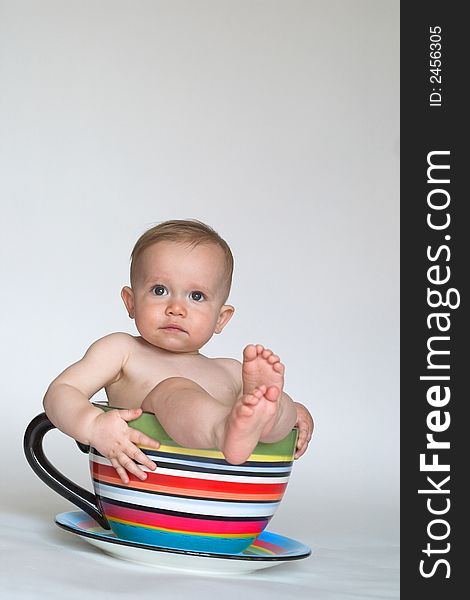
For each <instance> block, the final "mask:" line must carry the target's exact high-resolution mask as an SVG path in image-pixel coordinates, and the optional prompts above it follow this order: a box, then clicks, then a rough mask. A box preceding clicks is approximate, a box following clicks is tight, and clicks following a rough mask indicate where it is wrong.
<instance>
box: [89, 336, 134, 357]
mask: <svg viewBox="0 0 470 600" xmlns="http://www.w3.org/2000/svg"><path fill="white" fill-rule="evenodd" d="M136 345H137V341H136V339H135V337H133V336H132V335H130V334H129V333H123V332H121V331H118V332H116V333H109V334H108V335H105V336H104V337H102V338H100V339H99V340H96V342H94V343H93V344H92V345H91V346H90V348H89V350H88V351H89V352H90V351H91V352H93V353H96V352H112V353H119V354H123V355H128V354H130V353H131V352H132V349H133V348H135V347H136Z"/></svg>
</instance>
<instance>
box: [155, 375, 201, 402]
mask: <svg viewBox="0 0 470 600" xmlns="http://www.w3.org/2000/svg"><path fill="white" fill-rule="evenodd" d="M193 385H195V384H194V381H191V379H187V378H186V377H167V378H166V379H163V380H162V381H160V383H157V385H156V386H155V387H154V388H153V389H152V390H151V391H150V392H149V393H148V395H147V398H158V397H161V396H166V395H167V394H171V393H173V392H175V391H178V390H181V389H184V388H188V387H192V386H193ZM147 398H146V399H147Z"/></svg>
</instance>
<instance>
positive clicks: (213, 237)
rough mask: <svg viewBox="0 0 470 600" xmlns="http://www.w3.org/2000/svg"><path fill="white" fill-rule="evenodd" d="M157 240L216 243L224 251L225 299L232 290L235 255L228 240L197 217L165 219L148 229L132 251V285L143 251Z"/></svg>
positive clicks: (183, 242)
mask: <svg viewBox="0 0 470 600" xmlns="http://www.w3.org/2000/svg"><path fill="white" fill-rule="evenodd" d="M157 242H176V243H182V244H187V245H188V246H190V247H194V246H198V245H199V244H215V245H216V246H219V248H221V249H222V250H223V252H224V259H225V269H224V283H225V287H226V295H225V299H224V302H225V300H226V299H227V297H228V294H229V292H230V286H231V285H232V274H233V255H232V251H231V250H230V247H229V245H228V244H227V242H226V241H225V240H224V239H223V238H221V237H220V235H219V234H218V233H217V232H216V231H215V230H214V229H212V227H209V225H206V224H205V223H202V222H201V221H198V220H196V219H175V220H172V221H163V222H162V223H159V224H158V225H155V226H154V227H151V228H150V229H147V231H145V232H144V233H143V234H142V235H141V236H140V238H139V239H138V240H137V242H136V243H135V246H134V248H133V250H132V253H131V273H130V275H131V285H133V283H134V282H135V275H136V265H137V264H138V261H139V258H140V256H141V255H142V253H143V251H144V250H145V249H146V248H149V247H150V246H153V245H154V244H156V243H157Z"/></svg>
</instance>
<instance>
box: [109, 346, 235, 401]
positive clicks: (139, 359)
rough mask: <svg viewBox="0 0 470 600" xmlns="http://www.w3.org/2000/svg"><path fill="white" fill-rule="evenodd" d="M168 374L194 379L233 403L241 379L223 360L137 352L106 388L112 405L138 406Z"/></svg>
mask: <svg viewBox="0 0 470 600" xmlns="http://www.w3.org/2000/svg"><path fill="white" fill-rule="evenodd" d="M169 377H186V378H188V379H191V380H192V381H195V382H196V383H197V384H199V385H200V386H201V387H203V388H204V389H205V390H206V391H207V392H209V394H211V395H212V396H214V397H215V398H217V399H218V400H220V401H221V402H224V403H227V404H230V405H231V404H232V403H233V402H235V400H236V399H237V397H238V393H239V390H240V381H239V380H238V377H237V374H236V373H235V372H234V371H233V369H230V368H227V366H226V365H224V363H223V360H222V359H210V358H207V357H204V356H201V355H191V356H187V355H183V356H178V355H176V356H175V355H172V356H169V357H168V356H159V355H154V354H152V353H146V352H137V353H136V354H135V355H133V356H131V357H130V358H129V360H128V361H127V363H126V365H125V368H124V370H123V373H122V375H121V377H120V378H119V380H118V381H116V382H115V383H113V384H111V385H110V386H108V387H107V388H106V393H107V396H108V399H109V403H110V404H111V405H112V406H117V407H122V408H131V407H139V406H140V405H141V404H142V402H143V400H144V398H145V397H146V396H147V394H148V393H149V392H151V391H152V389H153V388H154V387H155V386H156V385H158V384H159V383H160V382H161V381H163V380H164V379H167V378H169Z"/></svg>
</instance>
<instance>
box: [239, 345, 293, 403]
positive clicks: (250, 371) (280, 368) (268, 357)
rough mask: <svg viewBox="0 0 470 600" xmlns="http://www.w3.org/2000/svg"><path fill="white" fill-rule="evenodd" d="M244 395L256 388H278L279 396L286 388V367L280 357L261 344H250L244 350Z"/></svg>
mask: <svg viewBox="0 0 470 600" xmlns="http://www.w3.org/2000/svg"><path fill="white" fill-rule="evenodd" d="M242 379H243V393H244V394H249V393H250V392H252V391H253V390H254V389H255V388H256V387H259V386H260V385H265V386H266V387H270V386H276V387H277V388H278V390H279V391H278V394H281V392H282V389H283V387H284V365H283V364H282V363H281V359H280V358H279V356H277V355H276V354H274V353H273V352H272V350H268V349H267V348H265V347H264V346H261V344H257V345H256V346H254V345H253V344H250V345H249V346H247V347H246V348H245V350H243V367H242Z"/></svg>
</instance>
